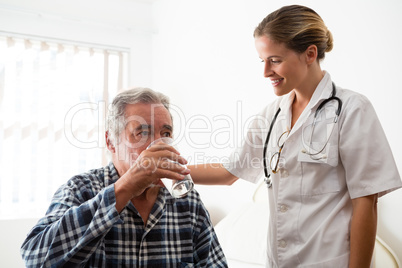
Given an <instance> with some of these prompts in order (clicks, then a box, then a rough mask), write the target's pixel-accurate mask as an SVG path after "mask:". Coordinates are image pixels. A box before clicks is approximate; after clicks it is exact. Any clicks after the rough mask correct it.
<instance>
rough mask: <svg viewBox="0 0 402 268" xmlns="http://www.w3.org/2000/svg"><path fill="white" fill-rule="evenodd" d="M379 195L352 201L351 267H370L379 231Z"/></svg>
mask: <svg viewBox="0 0 402 268" xmlns="http://www.w3.org/2000/svg"><path fill="white" fill-rule="evenodd" d="M377 200H378V195H377V194H374V195H368V196H363V197H359V198H356V199H353V200H352V204H353V215H352V223H351V234H350V259H349V267H350V268H354V267H359V268H361V267H370V263H371V259H372V256H373V250H374V245H375V237H376V231H377Z"/></svg>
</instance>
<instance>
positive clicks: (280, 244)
mask: <svg viewBox="0 0 402 268" xmlns="http://www.w3.org/2000/svg"><path fill="white" fill-rule="evenodd" d="M278 242H279V243H278V246H279V247H280V248H286V246H287V243H286V241H285V240H279V241H278Z"/></svg>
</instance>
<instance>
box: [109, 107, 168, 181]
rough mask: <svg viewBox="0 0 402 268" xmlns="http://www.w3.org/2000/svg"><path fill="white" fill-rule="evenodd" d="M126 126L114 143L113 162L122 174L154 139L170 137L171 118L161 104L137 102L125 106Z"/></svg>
mask: <svg viewBox="0 0 402 268" xmlns="http://www.w3.org/2000/svg"><path fill="white" fill-rule="evenodd" d="M125 117H126V122H127V124H126V127H125V129H124V130H123V131H122V133H120V136H119V139H118V140H119V141H120V142H119V143H118V144H115V152H114V154H115V155H114V158H113V159H114V160H113V162H114V164H115V166H116V169H117V171H118V172H119V175H120V176H122V175H123V174H124V173H126V172H127V170H128V169H129V168H130V167H131V165H132V164H133V163H134V162H135V160H136V159H137V158H138V156H139V155H140V153H141V152H142V151H143V150H145V149H146V148H147V146H148V145H149V144H150V143H151V142H152V141H153V140H155V139H158V138H161V137H171V136H172V132H173V127H172V126H173V124H172V119H171V117H170V114H169V111H168V110H167V109H166V108H165V107H164V106H163V105H162V104H146V103H137V104H129V105H127V107H126V113H125Z"/></svg>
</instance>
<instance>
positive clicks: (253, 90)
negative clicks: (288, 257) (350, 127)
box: [152, 0, 402, 260]
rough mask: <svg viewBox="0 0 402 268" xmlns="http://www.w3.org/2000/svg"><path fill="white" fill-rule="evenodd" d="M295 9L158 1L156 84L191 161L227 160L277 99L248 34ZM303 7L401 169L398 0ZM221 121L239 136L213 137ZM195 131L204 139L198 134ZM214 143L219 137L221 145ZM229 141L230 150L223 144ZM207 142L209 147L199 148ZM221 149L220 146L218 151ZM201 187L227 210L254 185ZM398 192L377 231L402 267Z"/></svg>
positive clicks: (316, 2) (257, 2)
mask: <svg viewBox="0 0 402 268" xmlns="http://www.w3.org/2000/svg"><path fill="white" fill-rule="evenodd" d="M294 3H297V2H296V1H267V0H253V1H249V0H220V1H215V0H203V1H201V0H163V1H157V2H156V3H155V4H154V12H155V13H154V17H155V21H156V28H157V29H158V33H157V34H155V36H154V39H153V42H154V53H153V55H154V61H153V85H152V86H153V87H154V88H155V89H157V90H161V91H165V92H166V93H167V94H169V95H170V96H171V98H172V102H173V103H175V104H176V105H177V106H178V107H180V108H181V111H180V113H177V115H179V116H178V117H179V119H180V120H177V121H178V122H180V123H181V124H183V123H184V124H185V126H186V132H190V133H192V135H187V136H184V138H185V139H183V142H182V143H183V145H182V146H183V147H185V149H186V151H187V153H188V154H189V155H190V158H191V159H190V160H191V161H192V163H202V162H208V161H211V160H225V157H226V156H227V155H228V154H229V152H230V151H231V149H232V148H231V147H232V146H233V145H234V144H238V142H239V141H240V140H241V133H242V132H243V130H244V127H245V125H246V121H247V119H248V118H249V117H250V116H251V115H252V114H254V113H256V112H258V111H259V110H261V109H262V108H263V107H264V106H265V105H266V104H267V103H268V102H270V101H272V100H273V99H274V98H275V96H274V94H273V93H272V89H271V87H270V85H269V83H268V82H267V81H266V79H264V78H263V77H262V64H261V63H260V61H259V59H258V56H257V53H256V52H255V49H254V43H253V42H254V40H253V37H252V33H253V30H254V28H255V26H256V25H257V24H258V23H259V22H260V21H261V20H262V18H263V17H265V16H266V15H267V14H268V13H270V12H271V11H273V10H275V9H277V8H279V7H280V6H282V5H286V4H294ZM299 3H303V4H304V5H307V6H310V7H312V8H313V9H315V10H316V11H317V12H318V13H319V14H320V15H321V16H322V18H323V19H324V21H325V22H326V24H327V26H328V28H329V29H330V30H331V31H332V33H333V35H334V38H335V47H334V49H333V51H332V52H331V53H329V54H328V55H327V58H326V59H325V61H324V62H323V64H322V67H323V69H325V70H328V71H329V72H330V74H331V76H332V78H333V80H334V81H335V83H337V84H338V85H339V86H342V87H344V88H349V89H352V90H355V91H358V92H361V93H363V94H364V95H366V96H367V97H368V98H369V99H370V100H371V101H372V103H373V105H374V107H375V108H376V111H377V113H378V116H379V117H380V120H381V122H382V124H383V127H384V130H385V132H386V134H387V137H388V139H389V142H390V144H391V147H392V149H393V153H394V157H395V160H396V162H397V163H398V167H399V170H400V171H402V164H401V163H402V140H401V137H402V126H401V124H400V122H401V119H400V118H399V115H400V112H398V111H397V109H398V107H399V105H400V100H401V98H402V93H401V92H402V87H401V85H400V83H399V78H400V76H401V73H402V67H401V62H402V50H401V49H400V44H401V42H402V31H401V30H400V26H401V25H402V16H401V14H402V2H401V1H399V0H384V1H373V0H372V1H367V0H366V1H345V0H342V1H320V0H310V1H299ZM395 112H396V114H395ZM217 116H220V117H219V118H222V116H229V117H231V118H233V119H234V123H233V125H232V127H233V128H234V131H233V132H232V133H231V135H234V136H230V135H229V134H227V133H226V134H225V133H221V134H220V136H219V135H218V134H217V131H218V130H219V129H220V128H225V127H226V128H228V126H229V124H228V123H227V122H226V121H225V120H223V119H221V120H218V119H219V118H217ZM239 122H242V123H239ZM197 127H198V128H199V129H198V132H201V131H203V133H200V134H198V135H196V134H195V132H197V130H196V128H197ZM179 134H180V135H181V134H182V133H181V132H180V133H179ZM356 135H358V133H356ZM180 137H183V136H180ZM215 138H221V139H220V140H219V139H218V140H219V141H220V142H217V141H216V140H215ZM228 139H229V140H230V141H231V142H230V144H225V143H224V142H222V141H223V140H225V141H227V140H228ZM208 141H209V142H210V143H211V146H204V147H202V146H198V147H200V148H196V149H194V147H197V146H195V145H197V144H201V143H206V142H208ZM218 145H222V146H221V147H223V148H220V149H218V148H217V147H218ZM191 147H192V148H191ZM201 147H202V148H201ZM378 149H379V150H381V148H378ZM196 188H197V189H198V190H199V191H200V193H201V194H202V197H203V199H204V202H205V203H207V204H208V205H209V206H210V205H215V206H217V207H218V208H220V209H222V210H224V211H230V210H231V209H233V208H235V207H236V206H238V204H239V203H241V202H245V201H247V200H249V199H250V198H251V192H252V190H253V189H254V186H253V185H250V184H249V183H247V182H244V181H238V182H236V184H235V185H234V186H232V187H201V186H197V187H196ZM401 193H402V192H401V190H399V191H396V192H393V193H391V194H389V195H387V196H385V197H383V198H381V199H380V201H379V226H378V234H379V235H380V236H381V237H382V238H383V239H384V240H385V241H386V242H387V243H388V244H389V245H390V246H391V247H392V248H393V249H394V250H395V251H396V252H397V254H398V257H399V259H401V260H402V232H401V231H400V226H402V214H401V213H400V207H401V206H402V194H401Z"/></svg>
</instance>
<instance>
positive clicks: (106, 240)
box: [21, 163, 227, 268]
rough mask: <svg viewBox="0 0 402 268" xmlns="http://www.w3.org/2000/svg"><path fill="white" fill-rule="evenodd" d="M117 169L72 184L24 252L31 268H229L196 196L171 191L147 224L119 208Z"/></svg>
mask: <svg viewBox="0 0 402 268" xmlns="http://www.w3.org/2000/svg"><path fill="white" fill-rule="evenodd" d="M118 178H119V176H118V174H117V171H116V169H115V168H114V166H113V164H112V163H110V164H109V165H108V166H106V167H104V168H100V169H95V170H91V171H89V172H88V173H84V174H81V175H78V176H75V177H73V178H72V179H70V180H69V181H68V182H67V184H65V185H63V186H61V187H60V188H59V189H58V190H57V192H56V193H55V195H54V197H53V200H52V202H51V205H50V207H49V209H48V211H47V213H46V215H45V217H43V218H42V219H40V220H39V222H38V223H37V224H36V226H34V228H33V229H32V230H31V231H30V233H29V234H28V236H27V238H26V240H25V241H24V243H23V245H22V247H21V254H22V257H23V259H24V260H25V264H26V266H27V267H147V268H148V267H158V268H159V267H227V264H226V259H225V256H224V254H223V251H222V248H221V246H220V245H219V242H218V239H217V237H216V234H215V231H214V229H213V227H212V224H211V221H210V218H209V214H208V212H207V210H206V209H205V207H204V205H203V203H202V202H201V200H200V196H199V194H198V193H197V192H196V191H194V190H193V191H192V192H191V193H189V194H188V195H187V197H186V198H180V199H175V198H173V197H171V196H170V194H169V192H168V191H167V190H166V189H165V188H161V189H160V191H159V195H158V198H157V200H156V202H155V204H154V207H153V208H152V211H151V213H150V215H149V219H148V222H147V224H146V226H144V222H143V220H142V218H141V216H140V214H139V213H138V212H137V210H136V209H135V207H134V205H133V204H132V203H131V202H129V203H128V204H127V206H126V207H125V208H124V209H123V210H122V211H121V213H120V214H119V213H118V212H117V210H116V208H115V203H116V199H115V194H114V182H116V180H117V179H118Z"/></svg>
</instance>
